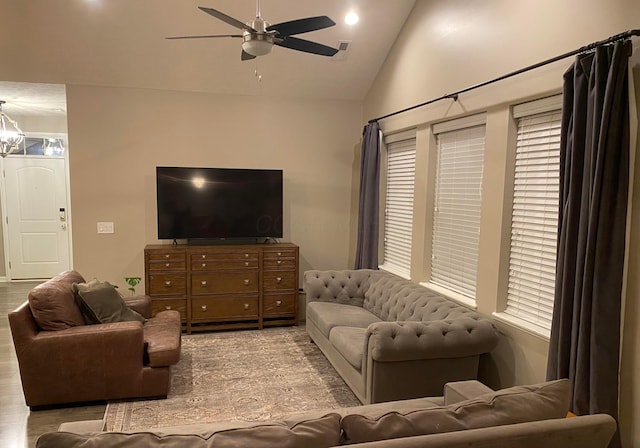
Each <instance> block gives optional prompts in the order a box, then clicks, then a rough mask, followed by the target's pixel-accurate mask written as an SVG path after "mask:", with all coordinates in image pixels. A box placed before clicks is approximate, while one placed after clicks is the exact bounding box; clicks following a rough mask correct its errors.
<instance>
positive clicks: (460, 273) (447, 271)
mask: <svg viewBox="0 0 640 448" xmlns="http://www.w3.org/2000/svg"><path fill="white" fill-rule="evenodd" d="M478 123H481V124H480V125H478ZM465 125H466V127H463V126H465ZM456 126H459V128H458V129H453V130H449V129H451V128H452V127H456ZM433 132H434V134H435V135H436V144H437V166H436V188H435V197H434V210H433V231H432V241H431V279H430V282H431V283H432V284H435V285H437V286H440V287H443V288H445V289H447V290H450V291H453V292H455V293H458V294H462V295H463V296H464V297H466V298H469V299H471V300H472V301H475V293H476V271H477V265H478V242H479V236H480V207H481V200H482V170H483V161H484V136H485V126H484V115H481V116H474V117H467V118H464V119H461V120H454V122H448V123H443V124H441V125H435V126H434V129H433Z"/></svg>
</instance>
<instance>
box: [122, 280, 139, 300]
mask: <svg viewBox="0 0 640 448" xmlns="http://www.w3.org/2000/svg"><path fill="white" fill-rule="evenodd" d="M124 281H125V282H127V285H129V291H131V295H132V296H133V295H135V293H136V286H138V283H140V282H141V281H142V278H141V277H125V278H124Z"/></svg>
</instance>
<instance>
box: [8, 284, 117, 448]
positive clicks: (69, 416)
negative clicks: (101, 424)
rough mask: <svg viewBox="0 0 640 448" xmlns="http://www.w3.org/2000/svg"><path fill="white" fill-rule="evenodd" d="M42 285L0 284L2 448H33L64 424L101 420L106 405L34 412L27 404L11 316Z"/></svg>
mask: <svg viewBox="0 0 640 448" xmlns="http://www.w3.org/2000/svg"><path fill="white" fill-rule="evenodd" d="M37 284H38V282H24V283H23V282H6V283H2V282H0V447H2V448H33V447H35V444H36V439H37V438H38V436H39V435H40V434H42V433H43V432H47V431H55V430H56V429H58V426H59V425H60V423H62V422H68V421H78V420H97V419H101V418H102V417H103V416H104V411H105V407H106V405H93V406H76V407H67V408H58V409H49V410H43V411H34V412H31V411H30V410H29V407H28V406H27V405H26V404H25V402H24V396H23V394H22V384H21V383H20V371H19V369H18V361H17V359H16V353H15V350H14V348H13V341H12V339H11V330H10V329H9V321H8V319H7V313H9V312H10V311H12V310H13V309H15V308H16V307H17V306H18V305H20V304H21V303H22V302H24V301H25V300H26V299H27V295H28V293H29V291H30V290H31V288H33V287H34V286H35V285H37Z"/></svg>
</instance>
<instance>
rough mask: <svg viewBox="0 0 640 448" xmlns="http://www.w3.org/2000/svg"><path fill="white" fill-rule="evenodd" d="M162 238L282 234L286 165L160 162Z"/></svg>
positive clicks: (251, 236)
mask: <svg viewBox="0 0 640 448" xmlns="http://www.w3.org/2000/svg"><path fill="white" fill-rule="evenodd" d="M156 187H157V203H158V239H185V238H186V239H216V238H281V237H282V170H262V169H233V168H189V167H163V166H162V167H160V166H159V167H156Z"/></svg>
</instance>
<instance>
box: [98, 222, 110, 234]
mask: <svg viewBox="0 0 640 448" xmlns="http://www.w3.org/2000/svg"><path fill="white" fill-rule="evenodd" d="M98 233H114V230H113V223H112V222H99V223H98Z"/></svg>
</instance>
